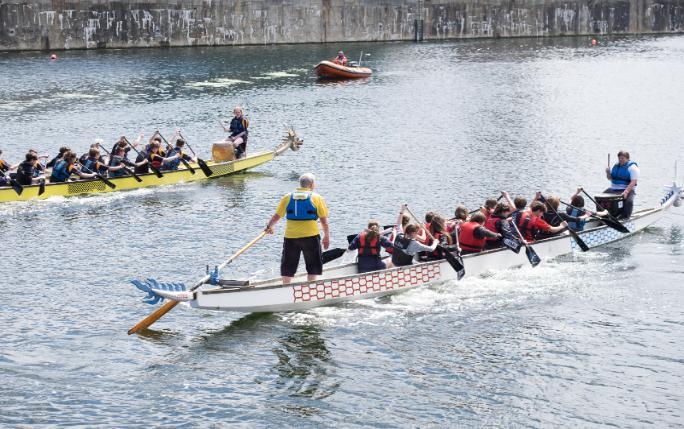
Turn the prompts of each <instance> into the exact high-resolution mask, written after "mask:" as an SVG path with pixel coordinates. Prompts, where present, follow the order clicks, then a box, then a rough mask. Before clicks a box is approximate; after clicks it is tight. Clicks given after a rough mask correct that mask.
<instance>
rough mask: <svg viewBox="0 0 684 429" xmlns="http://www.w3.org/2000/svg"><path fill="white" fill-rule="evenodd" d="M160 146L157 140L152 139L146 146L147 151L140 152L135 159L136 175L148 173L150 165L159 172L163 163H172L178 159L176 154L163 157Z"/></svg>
mask: <svg viewBox="0 0 684 429" xmlns="http://www.w3.org/2000/svg"><path fill="white" fill-rule="evenodd" d="M160 152H161V144H160V142H159V140H156V139H152V140H150V143H149V144H148V145H147V149H145V151H143V152H141V153H140V155H138V157H137V158H136V159H135V165H136V166H135V172H136V173H137V174H146V173H149V171H150V165H151V166H153V167H154V168H156V169H157V170H159V169H160V168H161V166H162V164H164V163H165V162H169V161H172V160H174V159H176V158H178V154H175V155H173V156H170V157H167V158H165V157H163V156H162V155H161V153H160Z"/></svg>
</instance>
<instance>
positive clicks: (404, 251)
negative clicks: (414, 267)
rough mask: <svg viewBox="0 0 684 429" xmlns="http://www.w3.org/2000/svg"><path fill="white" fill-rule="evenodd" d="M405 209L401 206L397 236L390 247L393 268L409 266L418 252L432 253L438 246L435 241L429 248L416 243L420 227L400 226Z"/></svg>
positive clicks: (412, 225)
mask: <svg viewBox="0 0 684 429" xmlns="http://www.w3.org/2000/svg"><path fill="white" fill-rule="evenodd" d="M406 208H407V207H406V204H404V205H402V206H401V211H400V212H399V217H398V218H397V235H396V237H395V238H394V243H393V246H392V265H393V266H395V267H401V266H405V265H411V264H413V257H414V256H415V255H416V254H417V253H418V252H432V251H434V250H435V249H436V248H437V245H439V242H438V241H437V240H435V242H434V243H432V245H430V246H427V245H425V244H422V243H420V242H418V240H417V238H418V231H420V229H421V228H420V226H418V225H416V224H413V223H412V224H408V225H406V227H404V226H402V225H401V222H402V218H403V214H404V211H405V210H406Z"/></svg>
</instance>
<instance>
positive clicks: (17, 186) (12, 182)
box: [0, 171, 24, 195]
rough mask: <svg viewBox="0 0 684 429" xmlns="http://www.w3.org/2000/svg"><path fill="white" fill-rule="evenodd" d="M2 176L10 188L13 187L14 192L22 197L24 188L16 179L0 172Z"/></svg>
mask: <svg viewBox="0 0 684 429" xmlns="http://www.w3.org/2000/svg"><path fill="white" fill-rule="evenodd" d="M0 176H2V177H4V178H5V179H7V180H8V181H9V184H10V186H11V187H12V189H14V192H16V193H17V195H21V193H22V192H24V187H23V186H21V184H20V183H19V182H17V181H16V180H15V179H12V178H10V177H9V176H7V175H6V174H5V172H4V171H0Z"/></svg>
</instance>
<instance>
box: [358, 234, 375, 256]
mask: <svg viewBox="0 0 684 429" xmlns="http://www.w3.org/2000/svg"><path fill="white" fill-rule="evenodd" d="M379 254H380V238H379V236H377V235H376V236H375V237H373V239H371V240H368V231H367V230H364V231H363V232H362V233H361V234H359V256H378V255H379Z"/></svg>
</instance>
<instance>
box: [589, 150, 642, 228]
mask: <svg viewBox="0 0 684 429" xmlns="http://www.w3.org/2000/svg"><path fill="white" fill-rule="evenodd" d="M609 156H610V154H609ZM580 189H581V190H582V193H583V194H584V195H586V196H587V198H589V200H590V201H591V202H592V203H594V204H595V205H596V207H599V205H598V203H597V202H596V200H594V199H593V198H592V197H591V195H589V194H588V193H587V191H585V190H584V188H582V187H580ZM608 218H609V219H610V220H611V221H612V223H613V224H618V225H620V226H622V227H623V228H624V229H625V230H626V231H623V230H621V229H618V228H615V229H617V230H618V231H620V232H624V233H625V234H629V232H630V231H629V229H627V227H626V226H624V225H623V224H621V223H620V221H619V220H617V219H616V218H615V216H613V215H612V214H610V212H609V213H608ZM601 220H604V221H605V219H604V218H601ZM606 225H608V223H606ZM608 226H610V225H608ZM616 226H617V225H616Z"/></svg>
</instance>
